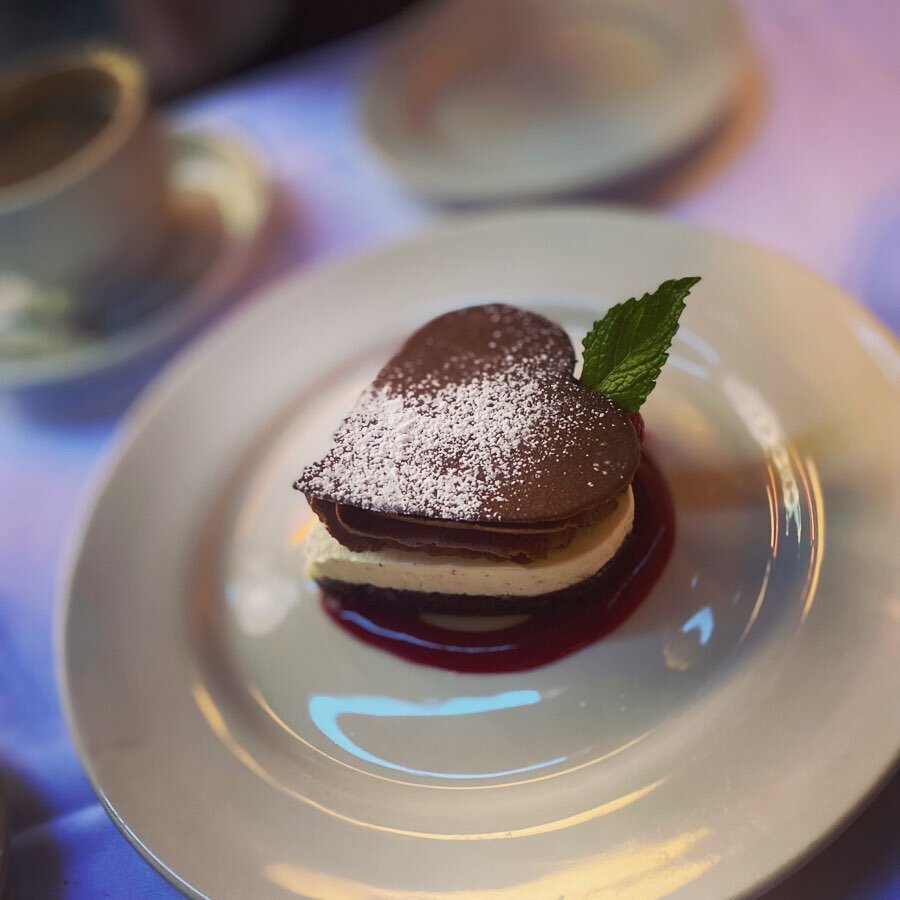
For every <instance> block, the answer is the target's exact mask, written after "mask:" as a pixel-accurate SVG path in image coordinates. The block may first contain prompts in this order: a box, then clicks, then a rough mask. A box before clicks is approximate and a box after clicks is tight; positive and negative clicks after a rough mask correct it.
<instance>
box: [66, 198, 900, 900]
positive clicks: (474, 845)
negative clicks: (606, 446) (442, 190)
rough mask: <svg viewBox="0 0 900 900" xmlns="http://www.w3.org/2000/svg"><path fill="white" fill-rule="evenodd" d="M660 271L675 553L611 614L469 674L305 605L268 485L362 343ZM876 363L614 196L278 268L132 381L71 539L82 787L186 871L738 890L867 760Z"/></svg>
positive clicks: (572, 309)
mask: <svg viewBox="0 0 900 900" xmlns="http://www.w3.org/2000/svg"><path fill="white" fill-rule="evenodd" d="M692 274H699V275H702V276H703V281H702V282H701V283H700V284H699V285H698V286H697V287H696V288H695V289H694V291H693V293H692V294H691V297H690V298H689V302H688V308H687V310H686V312H685V315H684V324H683V328H682V330H681V332H680V333H679V336H678V338H677V340H676V343H675V346H674V349H673V354H672V356H671V358H670V361H669V363H668V364H667V366H666V368H665V370H664V372H663V375H662V377H661V379H660V383H659V385H658V387H657V389H656V391H655V392H654V393H653V395H652V396H651V398H650V400H649V401H648V403H647V406H646V411H645V418H646V421H647V429H648V440H647V446H648V449H649V451H650V453H651V454H652V455H653V457H654V459H655V460H656V461H657V463H658V464H659V466H660V467H661V469H662V471H663V472H664V474H665V476H666V478H667V481H668V483H669V485H670V487H671V489H672V493H673V497H674V503H675V510H676V539H675V547H674V551H673V555H672V558H671V560H670V562H669V564H668V566H667V567H666V569H665V570H664V572H663V574H662V577H661V578H660V580H659V581H658V582H657V584H656V585H655V587H654V589H653V590H652V592H651V593H650V595H649V597H648V598H647V600H646V601H645V602H644V604H643V605H642V606H641V607H639V608H638V610H637V611H636V612H635V613H634V614H633V615H632V616H631V617H630V618H629V619H627V621H625V622H624V623H623V624H622V625H621V626H619V627H618V629H617V630H615V631H614V632H612V634H610V635H609V636H607V637H606V638H604V639H602V640H600V641H599V642H597V643H595V644H593V645H591V646H589V647H586V648H584V649H583V650H581V651H579V652H577V653H574V654H572V655H571V656H569V657H567V658H565V659H562V660H560V661H558V662H556V663H553V664H551V665H547V666H544V667H542V668H537V669H533V670H531V671H527V672H522V673H506V674H497V675H475V674H469V675H459V674H455V673H452V672H447V671H442V670H439V669H434V668H427V667H424V666H419V665H415V664H412V663H408V662H405V661H403V660H401V659H399V658H397V657H395V656H392V655H389V654H387V653H385V652H383V651H380V650H377V649H375V648H372V647H370V646H367V645H364V644H361V643H359V642H358V641H357V640H356V639H355V638H352V637H350V636H349V635H347V634H346V633H344V632H343V631H341V630H340V629H338V628H337V626H335V625H333V624H332V622H331V620H330V619H329V618H328V617H327V616H326V615H325V614H324V613H323V611H322V609H321V608H320V606H319V603H318V595H317V592H316V591H315V589H314V587H313V586H312V585H311V584H309V583H308V582H306V581H305V580H304V578H303V575H302V572H303V551H302V539H303V534H304V531H305V529H306V528H307V527H308V525H309V523H310V521H311V513H310V512H309V509H308V508H307V506H306V504H305V502H304V500H303V498H302V497H301V496H300V495H298V494H297V493H296V492H295V491H293V490H292V489H291V485H292V482H293V479H294V478H295V477H296V475H297V474H298V472H299V471H300V469H301V467H302V466H303V465H304V463H306V462H307V461H309V460H311V459H313V458H314V457H316V456H317V455H318V454H320V453H321V452H322V450H323V449H324V447H325V446H326V445H327V444H328V441H329V438H330V434H331V431H332V429H333V427H334V426H335V425H336V424H337V423H338V422H339V421H340V419H341V418H342V416H343V415H344V414H345V412H346V410H347V409H348V408H349V406H350V404H351V403H352V401H353V399H354V397H355V395H356V394H357V392H358V391H359V390H360V389H361V388H362V387H363V386H364V385H365V384H366V383H367V381H368V380H369V379H370V378H371V377H372V375H373V374H374V373H375V372H376V371H377V369H378V367H379V365H380V364H381V363H382V362H383V361H384V360H385V359H386V357H387V355H388V354H389V353H390V352H391V350H392V348H395V347H396V346H397V345H398V343H399V342H400V341H401V340H402V339H403V338H404V337H405V336H406V335H407V334H408V333H409V332H410V331H411V330H412V329H413V328H415V327H416V326H417V325H420V324H421V323H423V322H424V321H426V320H427V319H429V318H431V317H432V316H434V315H436V314H438V313H439V312H443V311H445V310H447V309H449V308H453V307H458V306H460V305H464V304H470V303H473V302H477V301H483V300H487V299H494V300H496V299H501V300H504V301H507V302H513V303H519V304H520V305H524V306H528V307H533V308H536V309H538V310H540V311H542V312H545V313H546V314H548V315H550V316H551V317H553V318H555V319H557V320H558V321H561V322H563V323H565V324H566V325H567V326H568V327H569V328H570V329H571V330H572V332H573V334H574V333H579V332H580V333H584V331H585V330H586V329H587V328H588V327H589V326H590V323H591V322H592V321H593V319H595V318H596V317H597V316H598V314H600V313H601V312H602V311H603V309H604V308H606V307H607V306H608V305H609V304H610V303H612V302H615V301H618V300H621V299H624V298H627V297H629V296H633V295H635V294H636V293H639V292H641V291H643V290H645V289H648V288H652V287H655V286H656V285H657V284H659V283H660V282H661V281H663V280H664V279H667V278H670V277H674V276H681V275H692ZM897 367H898V356H897V350H896V348H895V346H894V344H893V343H892V341H891V340H890V338H889V337H888V336H887V335H886V333H885V332H884V331H882V330H881V329H880V328H879V326H878V325H877V324H876V323H875V321H874V320H873V319H872V318H871V317H870V316H869V315H868V314H867V313H866V312H865V310H863V309H862V308H861V307H860V306H858V305H857V304H856V303H855V302H854V301H853V300H851V299H850V298H848V297H847V296H845V295H844V294H842V293H841V292H840V291H838V290H837V289H835V288H834V287H832V286H830V285H828V284H826V283H824V282H822V281H821V280H820V279H818V278H817V277H815V276H813V275H812V274H810V273H808V272H807V271H805V270H803V269H800V268H798V267H797V266H795V265H793V264H790V263H788V262H786V261H784V260H782V259H780V258H778V257H775V256H772V255H770V254H769V253H766V252H764V251H762V250H757V249H754V248H752V247H749V246H747V245H745V244H742V243H739V242H736V241H733V240H730V239H727V238H724V237H719V236H717V235H713V234H709V233H706V232H702V231H699V230H695V229H691V228H686V227H684V226H682V225H677V224H673V223H670V222H666V221H663V220H659V219H654V218H651V217H645V216H639V215H635V214H623V213H612V212H592V211H587V210H583V211H572V210H564V209H562V210H551V211H545V212H539V213H520V214H516V215H507V216H498V217H490V218H486V219H483V220H480V221H472V222H463V223H457V224H451V225H447V226H444V227H442V228H440V229H438V230H435V231H433V232H432V233H430V234H428V235H426V236H424V237H422V238H420V239H417V240H414V241H411V242H409V243H405V244H401V245H398V246H394V247H390V248H388V249H385V250H381V251H378V252H375V253H373V254H370V255H367V256H362V257H358V258H355V259H351V260H348V261H343V262H340V263H338V264H335V265H331V266H329V267H326V268H320V269H319V270H317V271H316V272H310V273H308V274H303V275H300V276H296V277H289V278H286V279H284V280H283V281H282V282H281V283H280V284H279V285H277V286H276V287H275V288H273V289H272V290H271V294H270V296H269V297H268V298H267V299H266V300H265V301H261V302H259V303H255V304H252V305H251V306H250V307H249V308H248V309H247V310H246V312H244V313H243V314H241V315H240V317H239V318H238V319H237V320H235V321H233V322H231V323H229V324H227V325H226V326H225V327H223V328H222V329H220V330H219V331H217V332H216V333H215V334H213V335H211V336H209V337H208V338H207V339H206V340H205V341H204V342H203V343H202V344H200V345H199V346H197V347H196V348H195V349H194V350H193V351H192V352H190V353H189V354H187V356H186V357H184V358H183V359H182V360H181V362H180V363H179V364H177V365H175V366H174V368H172V369H170V370H169V371H168V372H167V373H166V374H165V375H164V376H163V378H162V379H161V380H160V381H159V382H158V383H157V385H156V387H155V389H153V390H151V391H150V392H149V395H148V396H146V397H145V398H144V399H143V400H142V401H141V402H140V404H139V406H138V408H137V410H136V411H135V412H134V414H133V416H132V417H131V420H130V429H129V430H128V432H127V436H126V437H125V438H124V439H123V441H122V442H121V444H120V446H119V447H118V449H117V451H116V453H115V456H114V458H113V459H112V460H111V461H110V464H109V466H108V468H107V472H106V475H105V477H104V479H103V481H102V484H100V485H99V486H98V487H97V489H96V491H95V494H94V498H95V499H94V502H93V505H92V508H91V509H90V510H89V511H88V512H87V513H86V515H85V517H84V520H83V524H82V526H81V529H80V532H79V534H78V537H77V539H76V541H75V545H74V548H73V551H72V556H71V566H70V570H69V574H68V576H67V578H66V580H65V582H64V584H63V586H62V597H61V607H62V613H61V619H60V628H59V633H58V660H59V673H60V679H61V685H62V694H63V697H64V703H65V708H66V712H67V716H68V719H69V722H70V724H71V727H72V730H73V734H74V737H75V741H76V743H77V746H78V748H79V752H80V754H81V758H82V760H83V762H84V764H85V767H86V769H87V772H88V774H89V776H90V778H91V780H92V782H93V784H94V786H95V788H96V790H97V792H98V794H99V796H100V798H101V800H102V802H103V803H104V804H105V806H106V807H107V809H108V810H109V812H110V815H111V816H112V817H113V818H114V820H115V821H116V822H117V824H118V825H119V827H120V828H122V830H123V831H124V832H125V834H126V835H127V836H128V838H129V839H130V840H131V841H132V842H133V843H134V845H135V846H136V847H137V849H138V850H139V851H140V852H141V853H142V854H143V855H144V856H145V857H146V858H147V859H148V860H150V861H151V862H152V863H153V865H155V866H156V867H157V868H158V869H159V870H160V871H161V872H163V874H165V875H166V877H168V878H170V879H171V880H172V881H173V882H174V883H176V884H177V885H178V886H179V887H180V888H182V889H183V890H185V891H187V892H188V893H191V894H193V895H196V896H210V897H220V896H234V897H254V898H268V897H271V898H276V897H285V896H310V897H360V898H361V897H377V898H387V897H391V898H395V897H415V898H418V900H421V898H431V900H433V898H439V897H440V898H449V900H460V898H469V897H472V898H475V897H477V898H489V900H490V898H499V897H501V896H502V897H506V896H509V897H516V898H546V897H559V896H566V897H584V896H592V897H595V896H596V897H602V896H610V897H612V896H615V897H616V898H623V897H624V898H645V897H651V896H663V895H666V896H669V895H672V896H677V897H679V898H682V900H684V898H703V900H710V898H726V897H728V898H731V897H736V896H744V895H747V894H751V893H753V892H755V891H758V890H760V889H761V888H762V887H763V886H765V885H766V884H768V883H770V882H771V881H772V880H773V879H775V878H777V877H778V876H779V875H781V874H783V873H784V872H785V871H786V870H787V869H788V868H790V867H792V866H794V865H795V864H796V863H797V862H798V860H800V859H801V858H803V856H804V855H805V854H807V853H808V852H810V851H811V850H812V849H813V848H815V847H817V846H818V845H819V844H820V843H821V842H822V841H823V840H825V839H826V838H827V836H828V835H829V834H831V833H832V832H833V831H834V830H835V829H836V828H838V827H839V826H840V825H841V824H842V823H844V822H846V821H847V820H848V818H849V817H850V816H851V815H853V813H854V811H855V810H856V809H858V808H859V806H860V804H861V803H863V802H864V800H865V799H866V798H867V797H868V796H869V795H870V794H871V793H872V792H873V791H874V790H875V789H876V788H877V786H878V785H879V783H880V782H881V781H882V780H883V779H884V778H885V776H886V775H887V774H888V772H889V771H890V769H891V767H892V765H893V764H894V762H895V761H896V759H897V753H898V747H900V682H898V679H897V677H896V675H897V660H898V659H900V630H898V628H897V627H896V625H897V618H896V617H897V609H896V591H897V585H898V572H900V570H898V561H897V553H896V536H897V534H898V533H900V470H898V461H897V455H896V448H897V446H898V444H900V404H898V402H897V389H896V387H895V386H892V379H896V372H897ZM894 384H896V381H894Z"/></svg>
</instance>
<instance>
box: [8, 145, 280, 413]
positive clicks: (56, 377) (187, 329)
mask: <svg viewBox="0 0 900 900" xmlns="http://www.w3.org/2000/svg"><path fill="white" fill-rule="evenodd" d="M169 142H170V153H171V156H172V187H173V197H174V200H173V205H174V211H173V219H172V221H173V225H172V233H171V237H170V239H169V241H168V244H167V248H166V251H165V253H164V255H163V257H162V258H161V259H160V261H159V264H158V266H157V268H156V270H155V272H154V274H153V277H152V279H151V280H150V281H148V282H147V283H146V284H140V285H135V288H134V291H133V293H132V294H131V296H129V297H127V298H123V302H122V304H121V306H120V307H119V310H120V313H121V315H120V317H119V319H118V321H117V320H115V319H114V317H113V316H110V317H109V321H108V322H105V323H102V325H98V327H97V329H96V331H93V332H92V331H88V332H85V333H84V334H83V335H74V336H72V337H67V336H66V335H65V334H64V333H61V334H59V335H58V336H57V337H56V338H54V337H53V335H49V336H48V337H47V338H46V339H44V338H42V336H41V335H40V334H39V333H36V334H35V336H34V341H33V345H34V346H33V348H32V349H31V350H28V349H27V345H26V344H25V342H24V339H23V347H22V349H21V351H20V352H19V354H18V355H11V354H7V353H3V354H0V389H7V390H11V391H16V392H20V393H24V394H26V395H27V394H29V393H32V394H35V395H37V394H41V395H43V394H52V393H53V392H54V391H62V390H66V391H68V392H70V393H71V392H73V391H74V390H77V389H79V388H80V387H81V386H82V385H87V386H88V387H93V386H94V385H95V384H96V383H98V382H99V381H101V380H103V379H114V378H115V377H117V375H118V374H119V372H120V370H121V369H122V367H125V366H129V365H132V364H134V363H135V362H136V361H138V360H141V359H143V358H145V357H149V356H152V355H153V354H155V353H159V352H161V351H164V350H166V349H167V348H170V347H171V346H172V345H174V344H177V342H178V341H179V340H183V339H184V338H185V337H186V336H188V335H190V334H191V333H192V332H193V330H194V329H196V328H197V327H198V326H199V325H200V324H202V323H203V322H204V321H205V320H206V319H207V318H208V317H209V316H211V315H212V314H213V313H214V312H215V311H216V310H217V309H218V308H220V307H221V306H222V304H223V303H225V302H226V300H227V299H228V298H229V296H230V292H231V291H233V289H234V288H235V286H236V282H237V280H238V279H239V278H240V276H241V275H243V274H244V273H245V272H246V271H247V269H248V267H249V265H250V263H251V262H252V259H253V254H254V251H255V249H256V248H257V245H258V243H259V240H260V237H261V235H262V233H263V229H264V226H265V224H266V222H267V220H268V218H269V215H270V211H271V206H272V192H271V188H270V185H269V180H268V176H267V174H266V172H265V167H264V164H263V163H262V161H261V160H260V159H259V158H258V156H257V154H256V153H255V152H254V151H253V149H252V148H251V147H250V146H249V145H247V144H246V143H245V142H244V140H243V139H241V138H238V137H236V136H232V135H228V134H226V133H224V132H222V133H213V132H201V131H174V132H172V133H170V136H169ZM9 287H10V286H9V285H7V288H9Z"/></svg>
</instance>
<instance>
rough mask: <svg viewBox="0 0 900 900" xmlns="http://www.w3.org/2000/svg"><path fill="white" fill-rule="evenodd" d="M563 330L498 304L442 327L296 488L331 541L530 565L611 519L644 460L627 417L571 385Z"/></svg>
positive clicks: (375, 390) (370, 398) (364, 405)
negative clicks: (314, 513) (579, 534)
mask: <svg viewBox="0 0 900 900" xmlns="http://www.w3.org/2000/svg"><path fill="white" fill-rule="evenodd" d="M575 362H576V358H575V352H574V349H573V347H572V343H571V341H570V340H569V337H568V336H567V335H566V333H565V332H564V331H563V330H562V329H561V328H560V327H559V326H558V325H556V324H554V323H553V322H551V321H549V320H548V319H546V318H544V317H543V316H539V315H536V314H535V313H530V312H527V311H525V310H521V309H517V308H514V307H510V306H504V305H499V304H494V305H488V306H478V307H470V308H468V309H462V310H459V311H456V312H451V313H448V314H446V315H443V316H440V317H439V318H437V319H434V320H432V321H431V322H429V323H428V324H427V325H425V326H424V327H423V328H421V329H420V330H419V331H417V332H416V333H415V334H413V335H412V337H410V338H409V340H407V342H406V343H405V344H404V345H403V347H402V348H401V349H400V351H399V352H398V353H397V354H396V355H395V356H394V357H393V358H392V359H391V360H390V361H389V362H388V363H387V364H386V365H385V366H384V368H383V369H382V370H381V371H380V372H379V374H378V376H377V377H376V378H375V380H374V381H373V383H372V384H371V385H370V387H369V388H367V390H366V391H365V392H364V393H363V395H362V396H361V397H360V398H359V400H358V401H357V403H356V405H355V407H354V408H353V410H352V411H351V412H350V414H349V415H348V417H347V418H346V419H345V420H344V422H343V423H342V425H341V426H340V428H339V429H338V431H337V433H336V434H335V436H334V445H333V447H332V448H331V449H330V450H329V451H328V453H327V454H326V455H325V457H324V458H323V459H321V460H319V461H318V462H316V463H313V464H312V465H310V466H309V467H307V468H306V470H305V471H304V472H303V474H302V475H301V476H300V478H299V479H298V480H297V482H296V484H295V487H296V488H298V489H299V490H301V491H303V492H304V494H306V496H307V498H308V499H309V501H310V503H311V505H312V507H313V509H314V510H315V512H316V513H317V514H318V516H319V517H320V519H321V520H322V521H323V522H324V523H325V525H326V527H327V528H328V531H329V532H330V533H331V535H332V536H333V537H334V538H336V539H337V541H339V542H340V543H341V544H342V545H343V546H344V547H346V548H348V549H349V550H351V551H356V552H361V551H372V550H379V549H381V548H399V549H404V550H418V551H424V552H426V553H431V554H453V555H457V556H463V557H465V556H483V557H488V558H494V559H503V560H514V561H517V562H529V561H532V560H536V559H541V558H543V557H546V556H547V554H548V553H550V552H551V551H553V550H555V549H557V548H559V547H563V546H565V545H567V544H568V543H570V542H571V540H572V539H573V538H574V536H575V534H576V533H577V531H578V530H579V529H582V528H584V527H585V526H587V525H590V524H592V523H595V522H597V521H599V520H600V519H602V518H604V517H605V516H606V515H607V514H609V513H611V512H612V511H613V510H614V509H615V508H616V507H617V502H618V499H619V498H620V497H621V495H622V494H623V491H625V489H626V488H627V487H628V485H629V484H630V482H631V480H632V477H633V476H634V473H635V471H636V469H637V466H638V463H639V462H640V446H639V444H638V440H637V435H636V433H635V430H634V427H633V426H632V424H631V422H630V421H629V417H628V414H627V413H626V412H625V411H624V410H622V409H620V408H619V407H618V406H616V405H615V404H614V403H613V402H612V401H611V400H610V399H609V398H607V397H605V396H603V395H601V394H599V393H597V392H595V391H593V390H591V389H590V388H588V387H586V386H585V385H583V384H581V383H580V382H579V381H577V380H576V379H575V377H574V369H575Z"/></svg>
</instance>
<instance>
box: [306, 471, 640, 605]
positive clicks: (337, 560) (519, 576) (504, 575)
mask: <svg viewBox="0 0 900 900" xmlns="http://www.w3.org/2000/svg"><path fill="white" fill-rule="evenodd" d="M633 522H634V496H633V494H632V492H631V488H630V487H629V488H628V489H627V490H626V491H625V492H624V493H623V494H622V495H621V496H620V497H619V500H618V503H617V505H616V508H615V510H613V512H612V513H610V514H609V515H608V516H606V517H605V518H604V519H601V521H600V522H598V523H597V524H596V525H592V526H591V527H590V528H584V529H582V530H581V531H580V532H579V533H578V534H577V535H576V536H575V539H574V540H573V541H572V543H571V544H569V545H568V546H566V547H563V548H562V549H560V550H555V551H554V552H552V553H551V554H550V555H549V556H548V557H547V558H546V559H541V560H537V561H536V562H531V563H525V564H522V563H516V562H510V561H508V560H489V559H478V558H474V559H473V558H468V557H462V556H429V555H428V554H427V553H419V552H417V551H413V550H369V551H365V552H363V553H355V552H354V551H352V550H348V549H347V548H346V547H344V546H343V545H342V544H340V543H338V542H337V541H336V540H335V539H334V538H333V537H332V536H331V535H330V534H329V533H328V531H327V529H326V528H325V526H324V525H322V523H321V522H317V523H316V525H315V526H314V527H313V529H312V531H311V532H310V534H309V537H308V538H307V541H306V572H307V574H308V575H309V576H310V577H311V578H316V579H318V578H331V579H333V580H335V581H344V582H348V583H350V584H371V585H373V586H374V587H383V588H394V589H395V590H403V591H423V592H432V591H434V592H437V593H442V594H475V595H478V594H483V595H491V596H496V595H507V594H510V595H516V596H532V595H535V594H547V593H550V592H551V591H558V590H562V589H563V588H566V587H569V586H571V585H573V584H577V583H578V582H580V581H584V580H585V579H586V578H590V577H591V575H594V574H595V573H596V572H599V571H600V569H602V568H603V566H605V565H606V563H607V562H609V560H610V559H612V557H613V556H614V555H615V553H616V551H617V550H618V549H619V547H621V546H622V542H623V541H624V540H625V538H626V537H627V535H628V532H630V531H631V526H632V523H633Z"/></svg>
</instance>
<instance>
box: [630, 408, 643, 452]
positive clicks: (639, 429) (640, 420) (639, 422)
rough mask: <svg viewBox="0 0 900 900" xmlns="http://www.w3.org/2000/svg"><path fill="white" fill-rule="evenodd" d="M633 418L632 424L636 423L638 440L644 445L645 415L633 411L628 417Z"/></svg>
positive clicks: (635, 428)
mask: <svg viewBox="0 0 900 900" xmlns="http://www.w3.org/2000/svg"><path fill="white" fill-rule="evenodd" d="M628 418H629V419H631V424H632V425H634V430H635V431H636V432H637V437H638V441H640V443H641V445H642V446H643V443H644V417H643V416H642V415H641V414H640V413H639V412H636V413H631V415H630V416H629V417H628Z"/></svg>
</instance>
